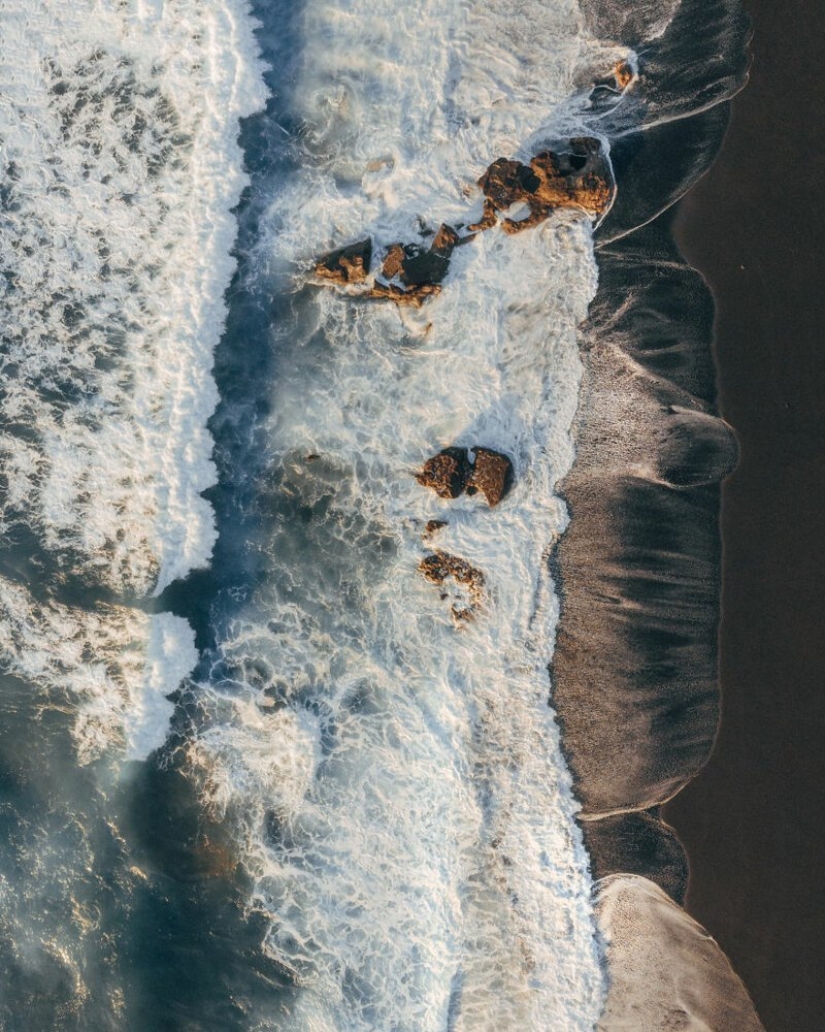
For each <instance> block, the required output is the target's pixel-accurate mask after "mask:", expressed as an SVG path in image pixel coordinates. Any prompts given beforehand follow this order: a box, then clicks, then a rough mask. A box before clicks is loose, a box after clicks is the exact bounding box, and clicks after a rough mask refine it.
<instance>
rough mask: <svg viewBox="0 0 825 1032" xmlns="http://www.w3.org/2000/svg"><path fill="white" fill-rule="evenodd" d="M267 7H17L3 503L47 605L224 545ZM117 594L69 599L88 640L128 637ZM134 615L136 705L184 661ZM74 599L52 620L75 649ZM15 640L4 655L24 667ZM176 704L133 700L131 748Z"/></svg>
mask: <svg viewBox="0 0 825 1032" xmlns="http://www.w3.org/2000/svg"><path fill="white" fill-rule="evenodd" d="M252 27H253V26H252V23H251V21H250V19H249V17H248V15H247V12H246V9H245V5H244V4H231V3H213V4H200V3H191V2H185V0H184V2H170V3H157V4H146V3H134V4H127V5H124V4H119V3H84V2H79V3H76V4H71V5H66V4H62V3H56V2H54V3H52V2H49V0H43V2H40V3H37V4H35V5H34V7H32V5H31V4H20V5H16V4H7V5H5V6H4V9H3V12H2V28H3V52H4V64H3V69H2V72H1V73H0V135H2V139H3V148H2V181H3V212H2V219H3V230H2V234H0V256H2V264H3V272H4V278H3V280H2V288H3V302H2V303H3V306H4V309H5V318H4V348H3V357H2V371H3V379H4V403H3V425H2V433H1V434H0V454H2V459H3V467H4V471H5V473H6V477H7V482H6V485H5V487H6V489H5V491H4V496H3V499H2V512H3V521H4V529H5V530H6V532H7V534H8V535H9V539H10V541H11V542H12V543H13V548H14V550H15V551H16V552H17V553H18V555H20V554H21V553H23V554H24V555H25V558H24V559H23V565H24V567H25V564H26V563H31V564H33V566H34V568H36V569H39V570H40V571H41V580H42V582H43V584H44V586H46V587H47V590H48V591H49V592H50V593H52V594H53V599H52V600H51V601H47V602H45V603H44V605H45V610H49V611H53V612H55V613H57V612H58V611H62V609H65V608H66V607H65V606H64V604H63V602H62V601H61V595H62V594H63V593H64V589H68V590H70V591H72V592H76V591H78V590H80V591H81V592H83V591H92V592H93V593H95V592H97V593H98V595H99V594H100V592H101V591H102V592H103V593H104V594H105V596H106V597H108V598H110V599H111V600H112V601H113V602H114V603H118V602H119V600H126V599H134V598H139V597H141V596H145V595H147V593H149V592H151V591H153V590H154V591H155V592H156V593H157V592H159V591H160V590H162V589H163V588H164V587H165V586H166V585H167V584H169V583H170V582H171V581H172V580H174V579H175V578H179V577H182V576H185V575H186V574H187V573H188V572H189V571H190V570H191V569H192V568H195V567H199V566H203V565H204V564H206V563H208V561H209V558H210V554H211V551H212V546H213V543H214V536H215V530H214V520H213V516H212V512H211V510H210V507H209V505H208V504H207V502H206V501H205V500H204V499H203V498H202V497H201V492H202V491H203V490H204V489H205V488H206V487H208V486H209V485H210V484H211V483H212V482H213V481H214V475H215V474H214V468H213V464H212V462H211V459H210V452H211V447H212V442H211V439H210V437H209V434H208V432H207V430H206V421H207V419H208V417H209V415H210V414H211V412H212V410H213V409H214V406H215V402H216V391H215V386H214V383H213V380H212V377H211V374H210V371H211V366H212V353H213V350H214V347H215V345H216V344H217V341H218V339H219V337H220V333H221V329H222V326H223V322H224V319H225V307H224V302H223V299H222V295H223V291H224V289H225V288H226V286H227V285H228V282H229V279H230V276H231V274H232V270H233V267H234V263H233V261H232V259H231V258H230V256H229V252H230V249H231V247H232V242H233V239H234V235H235V221H234V219H233V217H232V215H231V214H230V209H231V208H232V206H233V205H234V204H235V203H236V202H237V200H238V198H239V196H240V191H241V189H242V188H243V186H244V184H245V182H246V179H245V177H244V175H243V173H242V171H241V154H240V150H239V148H238V145H237V143H236V137H237V134H238V121H239V118H240V117H242V116H243V115H245V114H248V113H250V112H251V111H253V110H255V109H256V108H257V107H259V106H260V105H261V103H262V100H263V88H262V84H261V82H260V77H259V76H260V69H259V67H258V65H257V58H256V48H255V46H254V42H253V39H252ZM17 561H18V560H17V559H15V560H14V562H17ZM6 588H7V590H8V591H9V592H14V591H17V590H19V589H18V588H17V587H16V586H15V585H14V583H13V582H9V583H8V584H7V585H6ZM69 608H71V606H70V607H69ZM45 610H44V611H45ZM29 611H30V607H28V606H25V605H24V606H23V607H22V608H21V609H19V610H18V612H17V618H18V620H20V619H24V618H25V617H24V614H25V613H27V612H29ZM112 611H120V610H119V609H118V605H117V604H116V605H115V606H114V609H113V610H112ZM107 612H108V610H105V609H99V610H96V611H93V612H92V614H91V615H89V613H88V612H83V611H77V612H75V613H73V614H69V615H67V616H66V618H65V619H66V621H67V623H66V626H67V627H68V626H72V627H74V626H75V624H78V622H79V624H78V627H77V628H75V630H74V631H72V637H71V640H73V641H74V640H75V639H76V638H77V637H78V636H82V634H84V633H85V634H87V635H88V636H89V637H90V638H92V639H98V638H100V636H101V634H102V635H103V637H104V638H106V639H107V641H108V645H107V648H116V647H117V646H116V643H117V640H118V633H120V632H119V631H118V630H117V629H116V628H117V626H118V619H115V620H114V621H112V622H111V624H110V629H109V631H105V630H104V629H103V628H104V626H105V625H106V624H107V620H108V616H107V615H106V613H107ZM67 613H68V610H67ZM123 619H124V620H125V623H126V624H127V625H128V626H129V631H128V635H127V638H126V640H125V641H124V647H126V648H127V649H132V648H133V646H134V641H135V636H137V638H138V640H141V641H142V642H143V645H142V646H137V647H138V650H140V649H141V648H142V649H144V650H148V651H147V653H146V655H147V659H146V662H147V663H149V664H150V665H151V666H152V668H153V670H155V673H154V674H152V675H151V677H150V678H149V681H147V682H146V683H147V684H153V685H154V684H156V683H158V684H159V683H161V682H162V684H163V689H160V688H151V689H150V690H149V691H148V692H147V693H146V694H144V696H143V702H142V703H140V704H139V705H138V707H137V708H138V709H140V708H141V706H143V707H150V705H151V702H150V700H151V697H152V695H153V694H154V695H157V696H158V698H160V697H161V695H162V694H163V693H168V692H170V691H172V690H174V688H175V687H176V686H177V683H178V682H179V680H180V677H181V675H182V673H186V672H187V670H184V669H183V666H185V665H186V664H183V665H182V664H181V663H180V662H178V661H177V659H174V658H173V661H172V662H171V664H170V665H169V667H168V669H167V670H166V671H165V672H164V673H163V674H160V673H159V672H158V668H157V658H158V657H157V655H154V656H152V655H151V653H152V650H153V646H152V642H153V641H155V640H158V639H159V638H160V637H163V635H164V634H165V633H166V631H168V629H169V626H170V624H169V618H167V617H163V616H161V617H156V618H149V617H146V616H144V615H143V614H134V615H132V616H125V615H124V617H123ZM62 620H63V618H60V619H57V618H55V619H52V618H51V617H49V618H48V620H47V623H48V625H49V628H50V631H49V635H48V636H47V638H48V640H49V641H51V643H52V646H53V647H54V648H56V649H58V651H59V648H60V643H59V636H60V626H61V625H62ZM39 621H40V618H39V617H35V618H34V623H33V624H32V627H31V632H32V634H33V635H34V636H36V628H38V627H41V623H40V622H39ZM84 622H87V623H88V628H87V630H86V631H81V630H80V629H79V626H80V625H82V624H84ZM138 628H140V629H138ZM18 630H22V629H21V628H20V627H19V628H18ZM67 633H68V632H67ZM24 636H25V635H24ZM190 637H191V636H190ZM9 644H10V648H11V649H12V652H11V654H10V655H9V656H7V657H6V663H7V666H9V667H10V668H21V669H25V668H26V667H27V664H28V662H29V659H28V658H27V657H26V656H23V655H20V654H17V653H15V651H14V645H13V643H12V642H11V639H9ZM93 651H94V650H93ZM180 655H183V656H187V657H189V658H191V646H189V647H188V648H187V647H183V649H182V650H181V653H180ZM187 661H188V660H187ZM189 666H190V669H191V663H190V665H189ZM42 673H43V671H41V674H42ZM38 676H40V675H38ZM133 701H134V700H133ZM102 705H104V706H105V705H106V703H105V701H103V702H102ZM112 706H113V707H114V708H117V703H116V702H115V701H114V700H113V702H112ZM169 709H170V707H169V705H168V704H167V703H166V702H165V700H164V701H162V702H161V704H160V710H159V711H158V713H159V714H160V713H161V712H162V713H163V714H164V718H163V719H161V718H160V716H159V715H158V716H157V717H151V716H149V715H148V712H147V718H146V719H147V721H148V723H147V722H142V723H141V726H142V730H141V731H139V732H138V731H135V734H134V735H132V732H131V731H130V727H132V725H135V721H136V720H137V717H136V716H135V708H134V706H132V707H131V713H132V716H130V717H129V718H128V719H127V720H126V722H125V724H124V725H123V728H122V731H123V734H121V735H118V736H116V738H119V740H121V741H123V740H124V738H123V735H125V736H126V739H128V740H129V741H131V743H132V744H131V745H130V746H129V747H128V748H127V755H128V756H130V757H133V756H137V755H138V754H140V755H146V752H147V751H148V750H149V749H150V748H156V747H157V746H158V745H160V744H161V743H162V741H163V739H164V737H165V724H166V718H168V713H169ZM150 724H151V725H152V726H153V727H154V732H153V734H152V735H147V734H146V728H147V727H148V726H149V725H150ZM133 729H134V728H133ZM84 734H85V732H84ZM138 741H139V742H140V743H141V744H140V747H139V748H138V746H137V744H136V743H137V742H138ZM84 750H85V746H84Z"/></svg>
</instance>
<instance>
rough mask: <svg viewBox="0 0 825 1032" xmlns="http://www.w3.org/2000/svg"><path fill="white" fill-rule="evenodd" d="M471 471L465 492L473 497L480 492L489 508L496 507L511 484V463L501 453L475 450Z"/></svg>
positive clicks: (489, 449) (487, 449) (481, 449)
mask: <svg viewBox="0 0 825 1032" xmlns="http://www.w3.org/2000/svg"><path fill="white" fill-rule="evenodd" d="M474 450H475V461H474V463H473V470H472V473H471V474H470V476H469V479H468V480H467V486H466V487H465V491H466V492H467V494H468V495H474V494H476V493H477V492H478V491H480V492H481V493H482V494H483V495H484V497H485V498H486V499H487V504H488V505H489V506H490V508H493V506H495V505H498V503H499V502H500V501H501V499H502V498H504V496H505V495H506V494H507V493H508V491H509V490H510V488H511V487H512V484H513V463H512V462H511V461H510V460H509V459H508V458H507V456H506V455H502V454H501V452H497V451H493V450H492V449H491V448H476V449H474Z"/></svg>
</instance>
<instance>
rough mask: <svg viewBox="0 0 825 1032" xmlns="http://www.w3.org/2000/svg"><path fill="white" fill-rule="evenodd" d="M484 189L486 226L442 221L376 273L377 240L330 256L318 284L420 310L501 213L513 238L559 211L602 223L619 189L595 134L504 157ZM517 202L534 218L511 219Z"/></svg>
mask: <svg viewBox="0 0 825 1032" xmlns="http://www.w3.org/2000/svg"><path fill="white" fill-rule="evenodd" d="M625 65H627V67H626V68H625V67H624V66H625ZM613 72H614V79H615V81H616V82H617V83H627V82H630V81H632V77H633V74H634V73H633V71H632V69H631V68H630V65H628V64H627V63H626V62H624V63H621V62H620V64H618V65H617V66H616V68H614V70H613ZM628 75H630V76H631V79H628V78H627V76H628ZM622 88H623V87H622ZM478 185H479V187H480V188H481V191H482V193H483V194H484V210H483V214H482V217H481V220H480V221H479V222H477V223H474V224H472V225H470V226H469V227H467V228H468V230H469V232H467V233H465V235H464V236H462V235H461V234H460V230H462V229H463V228H464V227H463V226H462V225H459V226H458V228H455V227H453V226H448V225H446V224H442V225H441V226H440V227H439V229H438V231H437V232H436V233H435V234H434V236H433V239H432V242H431V243H430V245H429V246H425V244H424V243H423V242H422V243H408V244H404V243H394V244H391V245H390V246H389V247H388V248H387V249H386V251H385V252H384V256H383V260H382V262H381V265H380V267H379V268H378V269H377V270H376V271H375V272H373V271H372V270H371V264H372V258H373V244H372V241H371V240H361V241H359V242H358V243H356V244H350V245H348V246H347V247H342V248H339V249H338V250H336V251H330V252H329V253H328V254H325V255H322V256H321V257H320V258H319V259H318V261H317V262H316V263H315V279H316V281H318V282H322V283H325V284H334V285H336V286H341V287H356V288H357V287H361V288H363V289H359V290H358V291H357V293H355V294H354V296H357V297H360V298H386V299H389V300H391V301H395V302H396V304H399V305H413V306H415V307H420V306H421V305H422V304H423V302H424V301H425V300H426V299H427V298H428V297H433V296H434V295H436V294H439V293H440V292H441V284H442V283H443V281H444V278H445V277H446V275H447V273H448V271H449V268H450V259H451V257H452V253H453V251H454V250H455V248H456V247H458V246H459V245H461V244H465V243H467V242H469V241H471V240H472V239H473V238H474V236H475V235H476V233H480V232H483V231H484V230H488V229H491V228H492V227H494V226H496V225H498V224H499V215H504V218H503V219H502V221H501V223H500V224H501V228H502V229H503V230H504V232H505V233H518V232H521V231H522V230H524V229H529V228H531V227H532V226H536V225H538V224H539V223H540V222H543V221H544V219H546V218H547V217H548V215H550V213H551V212H552V211H555V210H556V209H558V208H579V209H581V210H582V211H585V212H587V214H588V215H589V216H590V217H591V218H596V217H598V216H599V215H602V214H604V212H605V211H607V209H608V207H609V206H610V202H611V200H612V197H613V188H614V187H613V179H612V175H611V172H610V167H609V165H608V162H607V159H606V157H605V155H604V153H603V151H602V149H601V144H600V143H599V141H598V140H596V139H594V138H592V137H579V138H576V139H572V140H570V141H569V148H568V150H565V151H563V152H560V153H555V152H554V151H549V150H547V151H542V152H541V153H540V154H536V156H535V157H533V158H531V159H530V163H529V164H527V165H525V164H523V163H522V162H520V161H512V160H510V159H509V158H497V159H496V160H495V161H494V162H493V163H492V165H490V166H489V168H487V170H486V171H485V173H484V175H483V176H482V177H481V179H479V181H478ZM517 204H524V205H526V207H527V210H528V214H527V215H526V217H524V218H522V219H514V218H507V217H506V212H507V211H508V209H510V208H512V207H513V206H514V205H517Z"/></svg>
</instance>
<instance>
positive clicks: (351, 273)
mask: <svg viewBox="0 0 825 1032" xmlns="http://www.w3.org/2000/svg"><path fill="white" fill-rule="evenodd" d="M371 261H372V240H370V239H367V240H359V241H358V243H357V244H348V245H347V246H346V247H340V248H339V249H338V250H337V251H330V252H329V253H328V254H325V255H322V256H321V257H320V258H319V259H318V261H317V262H316V263H315V275H316V276H318V277H319V278H320V279H323V280H328V281H329V282H331V283H340V284H342V285H346V284H348V283H363V282H364V280H365V279H366V278H367V276H368V274H369V271H370V263H371Z"/></svg>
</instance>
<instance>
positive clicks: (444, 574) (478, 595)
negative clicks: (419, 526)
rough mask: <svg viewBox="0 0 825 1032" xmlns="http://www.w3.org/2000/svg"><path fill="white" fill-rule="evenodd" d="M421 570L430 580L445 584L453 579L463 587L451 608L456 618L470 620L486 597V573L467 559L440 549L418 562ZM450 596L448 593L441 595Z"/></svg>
mask: <svg viewBox="0 0 825 1032" xmlns="http://www.w3.org/2000/svg"><path fill="white" fill-rule="evenodd" d="M418 568H419V570H420V571H421V572H422V573H423V574H424V576H425V577H426V578H427V580H428V581H430V582H431V583H433V584H438V585H439V586H443V585H444V584H445V582H446V581H448V580H452V581H454V582H455V584H456V585H457V586H458V587H459V589H461V591H460V596H459V597H458V598H456V600H455V601H454V602H453V604H452V606H451V608H452V613H453V616H454V617H455V619H456V620H470V619H472V617H473V615H474V612H475V610H476V609H478V608H479V606H480V605H481V603H482V601H483V599H484V574H483V573H482V572H481V570H477V569H476V568H475V567H474V566H471V565H470V564H469V563H468V562H467V560H466V559H459V558H458V556H455V555H449V554H448V553H447V552H442V551H438V552H435V553H434V554H433V555H428V556H426V557H425V558H424V559H422V560H421V562H420V563H419V564H418ZM441 597H442V598H448V597H449V595H448V594H446V593H445V594H444V595H442V596H441Z"/></svg>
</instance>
